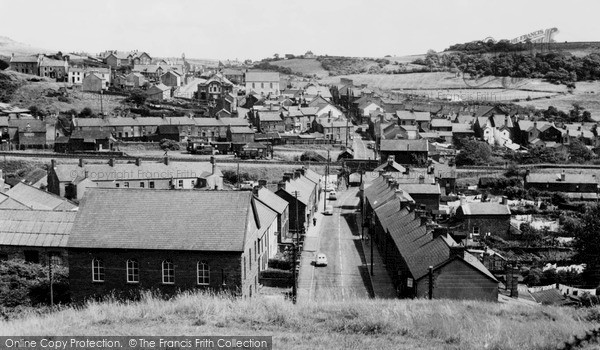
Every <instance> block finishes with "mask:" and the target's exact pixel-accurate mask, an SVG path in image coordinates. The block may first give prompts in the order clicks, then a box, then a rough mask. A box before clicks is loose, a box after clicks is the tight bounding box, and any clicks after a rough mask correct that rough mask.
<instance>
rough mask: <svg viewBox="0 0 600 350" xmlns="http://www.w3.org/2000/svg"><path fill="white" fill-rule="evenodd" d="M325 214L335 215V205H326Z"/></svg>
mask: <svg viewBox="0 0 600 350" xmlns="http://www.w3.org/2000/svg"><path fill="white" fill-rule="evenodd" d="M323 215H333V205H328V206H327V207H325V211H324V212H323Z"/></svg>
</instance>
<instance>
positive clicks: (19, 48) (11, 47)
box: [0, 36, 56, 57]
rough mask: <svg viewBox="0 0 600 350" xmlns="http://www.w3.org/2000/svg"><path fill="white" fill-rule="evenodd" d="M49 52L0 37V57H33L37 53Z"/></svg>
mask: <svg viewBox="0 0 600 350" xmlns="http://www.w3.org/2000/svg"><path fill="white" fill-rule="evenodd" d="M50 52H52V50H48V49H42V48H39V47H33V46H29V45H27V44H24V43H20V42H18V41H14V40H12V39H11V38H8V37H5V36H0V56H4V57H10V56H11V54H13V53H14V54H15V55H34V54H38V53H50ZM54 52H56V51H54Z"/></svg>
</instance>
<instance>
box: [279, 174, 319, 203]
mask: <svg viewBox="0 0 600 350" xmlns="http://www.w3.org/2000/svg"><path fill="white" fill-rule="evenodd" d="M315 187H316V185H315V184H314V183H313V182H312V181H310V180H309V179H307V178H305V177H304V176H300V177H298V178H296V179H291V180H290V181H287V182H286V183H285V189H283V191H285V192H287V193H288V194H289V195H290V196H292V197H294V192H298V201H299V202H300V203H302V204H304V205H306V206H308V205H311V203H310V196H311V194H312V192H313V191H314V190H315ZM278 191H279V190H278Z"/></svg>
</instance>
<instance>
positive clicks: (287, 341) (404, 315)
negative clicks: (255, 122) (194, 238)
mask: <svg viewBox="0 0 600 350" xmlns="http://www.w3.org/2000/svg"><path fill="white" fill-rule="evenodd" d="M333 294H335V293H333ZM336 299H337V300H336ZM597 320H598V309H597V308H595V309H573V308H558V307H542V306H525V305H518V306H515V305H512V306H511V305H508V304H496V303H494V304H490V303H481V302H472V301H469V302H458V301H445V300H435V301H428V300H387V301H384V300H364V299H363V300H340V298H339V297H335V296H332V298H331V300H321V301H318V302H316V303H311V304H298V305H293V304H291V303H290V302H286V301H283V300H282V299H270V298H266V297H258V298H253V299H246V300H242V299H233V298H229V297H225V296H210V295H202V294H192V295H182V296H179V297H177V298H175V299H172V300H169V301H162V300H159V299H156V298H153V297H149V296H146V297H144V298H143V300H142V301H141V302H137V303H124V304H121V303H116V302H106V303H100V304H98V303H90V304H88V305H86V306H85V307H84V308H81V309H72V308H67V309H64V310H62V311H58V312H55V313H51V314H46V315H33V314H32V315H29V316H27V315H24V316H23V317H22V318H21V319H16V320H13V321H0V336H6V335H19V336H24V335H71V336H73V335H144V336H152V335H160V336H168V335H191V334H195V335H198V334H204V335H221V336H225V335H251V336H259V335H266V336H271V335H272V336H273V349H316V348H318V349H461V350H469V349H473V350H475V349H477V350H479V349H554V348H556V346H557V345H558V344H559V343H560V342H563V341H565V340H567V339H568V338H569V337H570V336H572V335H577V334H583V333H584V332H585V331H586V330H590V329H592V328H595V327H597V325H598V324H597V323H596V322H597Z"/></svg>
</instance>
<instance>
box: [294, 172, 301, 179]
mask: <svg viewBox="0 0 600 350" xmlns="http://www.w3.org/2000/svg"><path fill="white" fill-rule="evenodd" d="M300 175H302V173H301V172H300V170H296V171H294V179H299V178H300Z"/></svg>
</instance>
